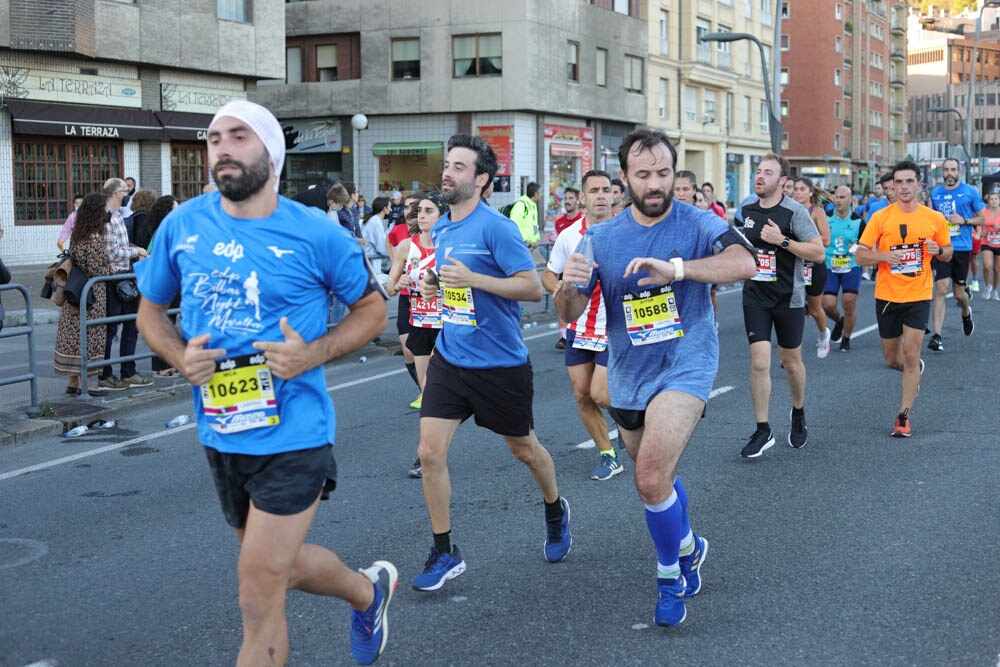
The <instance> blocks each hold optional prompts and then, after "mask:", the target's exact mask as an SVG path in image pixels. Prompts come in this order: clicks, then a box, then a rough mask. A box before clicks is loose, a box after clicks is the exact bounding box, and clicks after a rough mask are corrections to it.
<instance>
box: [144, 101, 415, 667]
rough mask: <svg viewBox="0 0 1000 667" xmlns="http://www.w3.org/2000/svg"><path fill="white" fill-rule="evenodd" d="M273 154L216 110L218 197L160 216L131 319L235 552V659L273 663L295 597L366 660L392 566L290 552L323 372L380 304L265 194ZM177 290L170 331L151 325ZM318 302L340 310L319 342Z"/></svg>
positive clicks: (252, 123)
mask: <svg viewBox="0 0 1000 667" xmlns="http://www.w3.org/2000/svg"><path fill="white" fill-rule="evenodd" d="M284 147H285V140H284V134H283V132H282V130H281V126H280V125H279V124H278V121H277V119H276V118H275V117H274V116H273V115H272V114H271V112H269V111H268V110H267V109H265V108H264V107H262V106H260V105H257V104H254V103H252V102H246V101H237V102H231V103H229V104H226V105H225V106H223V107H222V108H221V109H219V111H218V112H217V113H216V115H215V117H214V118H213V119H212V123H211V125H210V126H209V130H208V158H209V164H210V166H211V171H212V177H213V180H214V181H215V183H216V184H217V185H218V192H217V193H212V194H208V195H204V196H201V197H197V198H195V199H194V200H192V201H189V202H187V203H185V204H184V205H183V206H181V207H180V208H178V209H177V210H176V211H174V212H173V213H171V214H170V215H169V216H168V217H167V218H166V220H165V221H164V222H163V224H162V225H161V227H160V229H159V230H158V231H157V233H156V235H155V237H154V239H153V244H152V252H151V255H150V258H149V259H147V260H145V261H142V262H139V263H138V264H136V275H137V278H138V283H139V289H140V291H141V292H142V295H143V298H142V302H141V304H140V306H139V314H138V320H137V321H138V326H139V330H140V331H141V332H142V335H143V337H144V338H145V340H146V342H147V343H148V344H149V346H150V347H151V348H152V349H153V350H154V351H155V352H156V353H157V354H159V355H160V356H161V357H163V358H164V359H165V360H166V361H167V362H168V363H169V364H170V365H171V366H173V367H174V368H177V369H179V370H180V371H181V372H182V373H183V374H184V376H185V377H186V378H187V379H188V380H189V381H190V382H191V384H192V385H193V389H194V404H195V414H196V419H197V423H198V433H199V436H200V437H201V441H202V443H203V444H204V445H205V453H206V455H207V457H208V461H209V466H210V468H211V470H212V476H213V478H214V481H215V486H216V489H217V491H218V494H219V498H220V500H221V502H222V508H223V513H224V514H225V517H226V521H227V522H228V523H229V524H230V525H231V526H232V527H233V528H234V529H235V530H236V534H237V536H238V537H239V539H240V541H241V548H240V556H239V580H240V582H239V583H240V606H241V607H242V609H243V610H244V614H243V645H242V647H241V648H240V657H239V660H240V662H242V663H247V664H249V663H253V664H282V665H283V664H285V663H286V662H287V660H288V631H287V623H286V620H285V597H286V593H287V589H289V588H297V589H300V590H305V591H309V592H315V593H319V594H323V595H336V597H339V598H341V599H344V600H346V601H348V602H350V603H351V606H352V607H353V609H354V611H353V615H354V620H353V622H352V624H351V626H352V630H351V653H352V655H353V657H354V659H355V660H356V661H357V662H359V663H361V664H370V663H371V662H373V661H374V660H375V659H376V658H377V657H378V656H379V654H380V653H381V652H382V650H383V649H384V647H385V643H386V639H387V630H386V609H387V608H388V605H389V602H390V600H391V599H392V596H393V593H394V592H395V589H396V585H397V582H398V577H397V574H396V569H395V568H394V567H393V566H392V564H391V563H388V562H386V561H375V563H374V564H373V565H372V566H371V567H369V568H366V569H364V570H361V571H360V572H357V571H355V570H353V569H351V568H349V567H347V566H346V565H345V564H344V563H343V562H342V561H341V560H340V559H339V558H338V557H337V555H336V554H335V553H333V552H332V551H329V550H327V549H325V548H323V547H321V546H318V545H306V544H305V543H304V542H305V537H306V534H307V532H308V530H309V526H310V524H311V523H312V519H313V516H314V515H315V513H316V510H317V507H318V504H319V500H320V497H321V495H323V494H325V493H328V492H329V491H330V490H332V483H333V479H334V478H335V475H336V467H335V463H334V461H333V455H332V443H333V441H334V425H335V422H334V412H333V404H332V402H331V401H330V397H329V394H328V393H327V390H326V383H325V380H324V375H323V364H325V363H326V362H328V361H331V360H332V359H335V358H337V357H340V356H342V355H344V354H347V353H349V352H352V351H354V350H356V349H357V348H359V347H361V346H362V345H364V344H365V343H367V342H368V341H369V340H371V339H372V338H374V337H375V336H376V335H378V334H379V333H380V332H381V331H382V330H383V329H384V327H385V325H386V313H385V297H384V294H382V293H381V292H380V291H379V287H378V281H377V279H376V278H375V277H374V275H373V274H372V272H371V268H370V266H368V265H367V263H366V262H365V260H364V257H363V255H362V254H361V250H360V248H359V246H358V245H357V244H356V243H355V242H354V241H353V239H351V237H350V236H349V235H348V234H347V233H346V232H345V231H343V230H342V229H341V228H340V227H339V226H337V225H336V224H334V223H332V222H330V221H328V220H327V218H326V217H324V216H323V215H322V213H320V212H318V211H317V212H313V211H314V209H309V208H306V207H304V206H302V205H300V204H298V203H296V202H293V201H291V200H288V199H285V198H284V197H279V196H278V194H277V192H278V175H279V174H280V173H281V166H282V162H283V161H284V153H285V151H284ZM177 293H180V295H181V313H182V315H183V317H182V332H178V331H177V330H176V329H175V328H174V326H173V324H172V323H171V322H170V320H169V319H168V318H167V314H166V311H167V308H168V305H169V304H170V302H171V300H172V299H173V298H174V296H175V295H176V294H177ZM331 293H333V294H334V295H335V296H336V298H337V299H340V300H341V301H343V302H345V303H348V304H351V305H350V310H351V312H350V314H349V315H348V316H347V317H346V318H345V319H344V320H343V321H342V322H341V324H340V325H339V326H337V327H335V328H334V329H332V330H331V331H329V332H328V331H327V329H326V320H327V313H328V310H329V307H330V294H331ZM209 345H211V347H208V346H209ZM332 591H336V593H333V592H332Z"/></svg>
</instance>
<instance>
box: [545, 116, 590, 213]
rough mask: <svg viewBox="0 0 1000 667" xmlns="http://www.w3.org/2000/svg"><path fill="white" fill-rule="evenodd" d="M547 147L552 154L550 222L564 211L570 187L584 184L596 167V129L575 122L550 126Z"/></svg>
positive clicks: (548, 209)
mask: <svg viewBox="0 0 1000 667" xmlns="http://www.w3.org/2000/svg"><path fill="white" fill-rule="evenodd" d="M545 146H546V150H547V151H548V154H549V178H548V181H549V196H548V200H547V203H546V207H545V217H546V221H548V220H549V219H550V218H551V219H552V220H553V221H554V220H555V218H557V217H558V216H559V215H561V214H562V202H563V198H564V196H565V193H566V188H567V187H574V188H579V187H580V180H581V179H582V178H583V175H584V174H586V173H587V172H588V171H590V170H591V169H593V168H594V129H593V128H591V127H577V126H572V125H546V126H545Z"/></svg>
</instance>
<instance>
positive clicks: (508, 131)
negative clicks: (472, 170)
mask: <svg viewBox="0 0 1000 667" xmlns="http://www.w3.org/2000/svg"><path fill="white" fill-rule="evenodd" d="M479 136H480V137H482V138H483V141H485V142H486V143H487V144H489V145H490V146H491V147H492V148H493V152H495V153H496V154H497V178H496V185H495V186H494V187H493V191H494V192H510V179H511V175H512V174H513V173H514V126H513V125H486V126H482V127H480V128H479Z"/></svg>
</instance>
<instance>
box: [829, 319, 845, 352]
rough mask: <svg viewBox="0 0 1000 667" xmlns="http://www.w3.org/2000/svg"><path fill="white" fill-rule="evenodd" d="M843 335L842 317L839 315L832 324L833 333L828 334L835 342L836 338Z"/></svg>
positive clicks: (838, 338)
mask: <svg viewBox="0 0 1000 667" xmlns="http://www.w3.org/2000/svg"><path fill="white" fill-rule="evenodd" d="M843 335H844V318H843V317H841V318H840V319H839V320H837V321H836V322H834V324H833V333H831V334H830V340H831V341H833V342H834V343H836V342H837V341H838V340H840V337H841V336H843ZM840 349H844V348H840Z"/></svg>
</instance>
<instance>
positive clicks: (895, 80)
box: [889, 74, 906, 88]
mask: <svg viewBox="0 0 1000 667" xmlns="http://www.w3.org/2000/svg"><path fill="white" fill-rule="evenodd" d="M889 85H890V86H892V87H893V88H905V87H906V82H905V81H903V78H902V77H901V76H899V75H898V74H894V75H893V76H892V78H891V79H889Z"/></svg>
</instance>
